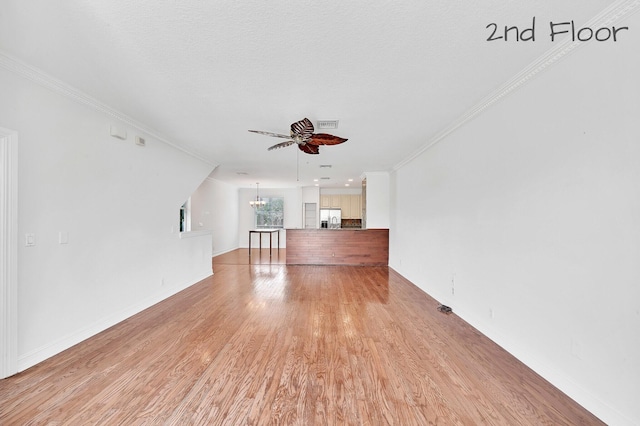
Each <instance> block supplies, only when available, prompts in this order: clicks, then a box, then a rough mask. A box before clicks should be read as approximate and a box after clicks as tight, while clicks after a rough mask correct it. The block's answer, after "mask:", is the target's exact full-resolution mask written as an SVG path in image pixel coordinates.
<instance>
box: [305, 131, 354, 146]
mask: <svg viewBox="0 0 640 426" xmlns="http://www.w3.org/2000/svg"><path fill="white" fill-rule="evenodd" d="M346 141H348V139H345V138H341V137H340V136H334V135H329V134H326V133H314V134H313V135H311V138H310V139H309V140H308V141H307V143H308V144H311V145H338V144H340V143H343V142H346Z"/></svg>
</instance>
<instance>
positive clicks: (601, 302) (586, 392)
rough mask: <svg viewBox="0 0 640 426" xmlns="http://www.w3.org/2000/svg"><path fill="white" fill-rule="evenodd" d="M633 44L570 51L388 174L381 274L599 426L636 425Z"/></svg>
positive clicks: (638, 60)
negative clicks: (400, 282) (460, 322)
mask: <svg viewBox="0 0 640 426" xmlns="http://www.w3.org/2000/svg"><path fill="white" fill-rule="evenodd" d="M628 25H629V26H630V28H640V20H639V16H638V15H635V17H634V20H633V22H631V23H628ZM638 34H640V32H635V33H633V37H634V39H633V40H630V39H627V40H626V42H625V43H618V44H615V45H613V44H608V45H607V44H604V43H603V44H591V45H585V46H582V47H581V48H579V49H578V50H577V51H575V52H574V53H573V54H571V55H570V56H569V57H566V58H565V59H563V60H562V61H560V62H559V63H556V64H555V65H554V66H553V67H551V68H550V69H548V70H546V71H545V72H543V73H541V74H540V75H538V76H537V77H536V78H535V79H533V80H532V81H530V82H528V83H527V84H526V85H524V86H523V87H521V88H520V89H518V90H517V91H515V92H513V93H512V94H511V95H510V96H509V97H507V98H505V99H504V100H502V101H501V102H499V103H497V104H495V105H494V106H493V107H491V108H490V109H488V110H487V111H485V112H484V113H483V114H482V115H481V116H479V117H477V118H476V119H474V120H473V121H471V122H469V123H468V124H467V125H466V126H464V127H462V128H460V129H458V130H457V131H456V132H455V133H453V134H451V135H450V136H449V137H448V138H447V139H445V140H443V141H442V142H440V143H439V144H437V145H435V146H434V147H432V148H431V149H430V150H428V151H426V152H425V153H423V154H422V155H421V156H419V157H418V158H416V159H415V160H414V161H412V162H410V163H409V164H407V165H405V166H404V167H402V168H400V169H399V170H397V172H396V173H395V175H394V176H393V179H392V184H393V189H392V192H393V193H392V198H391V200H392V209H393V213H392V220H393V222H392V226H391V242H390V245H391V247H390V265H391V266H392V267H393V268H394V269H396V270H397V271H399V272H400V273H401V274H402V275H404V276H405V277H407V278H408V279H409V280H411V281H412V282H414V283H415V284H416V285H418V286H419V287H420V288H422V289H423V290H425V291H426V292H427V293H429V294H431V295H433V296H434V297H435V298H436V299H438V300H439V301H440V302H442V303H444V304H447V305H450V306H452V307H453V310H454V312H456V313H457V314H459V315H460V316H462V317H463V318H464V319H466V320H467V321H468V322H470V323H471V324H472V325H473V326H475V327H476V328H478V329H479V330H481V331H482V332H483V333H485V334H486V335H488V336H489V337H490V338H492V339H494V340H495V341H496V342H497V343H499V344H500V345H502V346H503V347H505V348H506V349H507V350H508V351H510V352H511V353H513V354H514V355H515V356H517V357H518V358H519V359H521V360H522V361H524V362H525V363H526V364H528V365H529V366H530V367H532V368H533V369H534V370H536V371H537V372H539V373H540V374H542V375H543V376H544V377H545V378H547V379H548V380H549V381H551V382H552V383H553V384H555V385H556V386H558V387H559V388H560V389H561V390H563V391H565V392H566V393H567V394H568V395H569V396H571V397H573V398H574V399H576V400H577V401H578V402H579V403H581V404H582V405H583V406H585V407H586V408H587V409H589V410H590V411H592V412H593V413H594V414H596V415H597V416H599V417H600V418H601V419H602V420H604V421H605V422H607V423H609V424H612V425H613V424H617V425H620V424H629V425H631V424H640V405H638V397H639V395H640V362H638V360H640V285H639V283H640V262H639V261H638V260H639V259H640V139H639V135H640V120H638V117H640V97H639V96H638V95H639V94H640V83H639V79H638V76H639V75H640V56H639V55H638V54H637V51H636V49H637V46H639V45H640V40H639V39H638ZM629 35H630V36H631V35H632V33H631V32H629ZM416 188H419V189H420V190H419V191H416ZM452 290H454V292H453V294H452ZM435 308H436V307H435V306H434V307H433V309H435Z"/></svg>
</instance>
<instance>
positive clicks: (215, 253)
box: [213, 246, 248, 257]
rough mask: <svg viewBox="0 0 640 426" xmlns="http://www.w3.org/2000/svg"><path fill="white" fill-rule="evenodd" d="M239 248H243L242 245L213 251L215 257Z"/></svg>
mask: <svg viewBox="0 0 640 426" xmlns="http://www.w3.org/2000/svg"><path fill="white" fill-rule="evenodd" d="M239 248H241V247H240V246H237V247H234V248H231V249H228V250H222V251H217V252H214V253H213V257H216V256H220V255H223V254H226V253H229V252H232V251H234V250H238V249H239ZM245 248H248V247H245Z"/></svg>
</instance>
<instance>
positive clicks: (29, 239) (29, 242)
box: [24, 234, 36, 247]
mask: <svg viewBox="0 0 640 426" xmlns="http://www.w3.org/2000/svg"><path fill="white" fill-rule="evenodd" d="M24 237H25V238H24V239H25V241H24V245H25V246H27V247H32V246H35V245H36V234H25V235H24Z"/></svg>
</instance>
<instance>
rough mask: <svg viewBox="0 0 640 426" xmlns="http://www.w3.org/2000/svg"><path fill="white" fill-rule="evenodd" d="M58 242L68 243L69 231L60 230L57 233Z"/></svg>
mask: <svg viewBox="0 0 640 426" xmlns="http://www.w3.org/2000/svg"><path fill="white" fill-rule="evenodd" d="M58 242H59V243H60V244H69V233H68V232H67V231H60V232H59V233H58Z"/></svg>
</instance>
